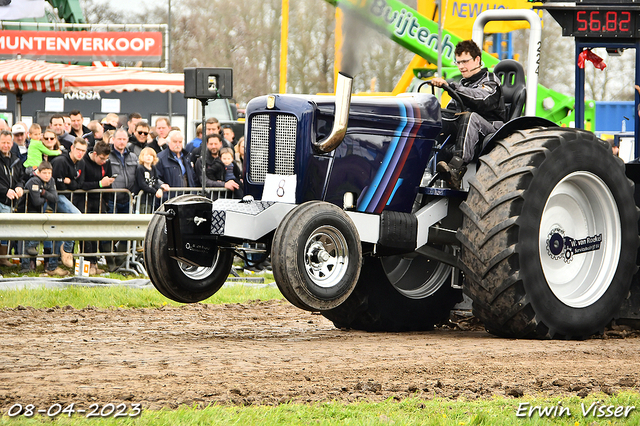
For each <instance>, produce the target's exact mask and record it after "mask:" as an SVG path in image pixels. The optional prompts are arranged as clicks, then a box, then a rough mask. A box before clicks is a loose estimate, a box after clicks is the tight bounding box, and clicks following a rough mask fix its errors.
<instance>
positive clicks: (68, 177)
mask: <svg viewBox="0 0 640 426" xmlns="http://www.w3.org/2000/svg"><path fill="white" fill-rule="evenodd" d="M86 152H87V141H85V140H84V139H82V138H76V140H75V141H74V142H73V145H71V149H70V151H69V152H65V153H63V154H62V155H60V156H58V157H56V158H55V159H54V160H53V162H52V164H51V165H52V167H53V179H54V180H55V184H56V189H57V190H58V191H75V190H76V189H81V188H82V185H83V184H84V160H83V159H82V157H84V154H85V153H86ZM72 201H75V202H76V203H75V204H74V203H72ZM80 201H81V200H80ZM78 204H80V202H79V200H73V194H72V195H71V201H70V200H69V199H68V198H67V197H66V196H65V195H62V194H60V193H58V202H57V212H58V213H74V214H80V213H81V209H79V208H78ZM80 207H81V208H82V210H84V206H83V205H82V204H80ZM73 244H74V241H65V242H64V244H63V245H62V246H60V243H54V253H56V254H58V251H59V252H60V256H61V257H62V263H63V265H64V266H66V267H67V268H73ZM58 247H59V248H58Z"/></svg>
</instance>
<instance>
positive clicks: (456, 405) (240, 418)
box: [0, 392, 640, 426]
mask: <svg viewBox="0 0 640 426" xmlns="http://www.w3.org/2000/svg"><path fill="white" fill-rule="evenodd" d="M594 403H595V404H596V407H597V406H603V407H608V406H612V407H614V409H613V410H615V407H637V408H634V409H631V410H629V411H628V415H627V417H624V416H621V417H617V418H616V417H615V416H613V415H612V416H610V417H607V414H608V412H607V410H606V408H604V409H603V412H604V413H605V414H604V415H603V416H601V417H599V413H600V412H599V410H598V409H596V410H595V411H594V410H593V409H591V410H590V411H588V414H585V411H587V410H588V409H589V408H591V407H592V404H594ZM522 404H528V405H527V407H541V409H548V410H551V411H553V410H554V408H555V407H564V408H565V409H566V410H565V411H563V414H562V415H561V416H559V415H542V416H541V415H539V414H533V415H532V416H529V415H528V413H529V411H528V410H529V409H528V408H527V410H524V411H525V412H526V413H527V415H526V416H524V417H520V416H518V415H517V414H518V412H519V410H522V408H521V407H522ZM638 408H640V394H638V393H637V392H621V393H619V394H617V395H611V396H609V395H604V394H601V395H590V396H589V397H587V398H584V399H582V398H579V397H577V396H575V397H563V398H549V397H536V396H524V397H521V398H517V399H513V398H504V397H500V398H492V399H487V400H475V401H465V400H457V401H452V400H446V399H433V400H422V399H416V398H408V399H404V400H401V401H396V400H394V399H393V398H390V399H388V400H386V401H384V402H380V403H372V402H356V403H350V404H345V403H338V402H328V403H316V404H306V405H305V404H280V405H277V406H246V407H242V406H219V405H216V406H208V407H205V408H199V407H195V406H194V407H184V406H183V407H179V408H178V409H176V410H160V411H145V410H143V411H142V414H141V415H140V416H139V417H137V418H117V419H114V418H90V419H87V418H84V415H73V416H71V417H68V416H67V415H59V416H58V417H56V418H55V420H54V421H53V422H52V421H51V420H50V419H49V418H48V417H46V416H42V415H35V416H33V418H30V419H27V418H24V417H23V416H16V417H13V418H9V417H8V416H7V415H6V413H3V416H2V417H0V425H32V424H42V423H47V424H55V425H73V426H75V425H85V424H87V425H89V424H91V425H116V424H117V425H136V426H143V425H144V426H146V425H178V424H180V425H310V424H314V425H334V424H340V425H354V426H355V425H396V426H401V425H426V426H430V425H444V426H476V425H490V426H507V425H508V426H511V425H527V426H529V425H531V426H538V425H553V426H557V425H560V426H582V425H589V426H596V425H625V424H633V425H637V424H638V423H639V422H640V414H639V413H638ZM521 412H522V411H521ZM555 412H556V413H559V412H560V411H559V410H555ZM613 412H614V413H615V411H613ZM536 413H538V411H536Z"/></svg>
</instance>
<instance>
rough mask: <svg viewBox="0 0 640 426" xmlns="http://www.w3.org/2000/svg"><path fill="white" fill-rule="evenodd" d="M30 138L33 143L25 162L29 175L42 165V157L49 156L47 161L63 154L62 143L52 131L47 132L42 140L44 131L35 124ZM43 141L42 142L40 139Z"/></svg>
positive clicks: (31, 129) (30, 132) (32, 126)
mask: <svg viewBox="0 0 640 426" xmlns="http://www.w3.org/2000/svg"><path fill="white" fill-rule="evenodd" d="M29 137H30V138H31V143H30V144H29V149H28V150H27V161H25V162H24V168H25V171H26V172H27V174H29V175H30V174H32V171H33V169H34V168H36V167H38V166H39V165H40V163H42V155H43V154H44V155H46V156H47V160H49V159H50V157H54V156H56V155H60V154H62V151H60V142H58V138H57V136H56V134H55V133H53V131H52V130H46V131H45V132H44V138H42V131H41V128H40V125H39V124H37V123H34V124H32V125H31V127H30V128H29ZM41 138H42V139H43V140H40V139H41Z"/></svg>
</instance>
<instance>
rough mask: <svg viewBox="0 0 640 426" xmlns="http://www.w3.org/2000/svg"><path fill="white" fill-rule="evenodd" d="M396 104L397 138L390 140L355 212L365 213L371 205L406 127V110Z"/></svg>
mask: <svg viewBox="0 0 640 426" xmlns="http://www.w3.org/2000/svg"><path fill="white" fill-rule="evenodd" d="M397 102H398V105H399V106H400V114H401V120H400V124H399V125H398V128H397V129H396V133H397V134H398V136H396V137H394V138H393V139H392V140H391V143H390V144H389V149H388V150H387V152H386V153H385V155H384V159H383V160H382V164H380V168H378V171H377V172H376V175H375V176H374V177H373V181H372V182H371V185H369V188H367V192H366V193H365V194H364V196H363V197H362V201H361V202H360V205H358V209H357V210H358V211H359V212H363V211H366V209H367V207H369V204H370V203H371V199H372V198H373V196H374V195H375V193H376V189H377V188H378V186H379V185H380V182H381V181H382V178H383V177H384V173H385V172H386V170H387V168H388V167H389V163H390V162H391V159H392V158H393V154H394V153H395V150H396V148H397V146H398V141H399V140H400V137H401V136H402V131H403V130H404V128H405V127H406V126H407V110H406V108H405V106H404V104H403V103H402V102H401V101H397Z"/></svg>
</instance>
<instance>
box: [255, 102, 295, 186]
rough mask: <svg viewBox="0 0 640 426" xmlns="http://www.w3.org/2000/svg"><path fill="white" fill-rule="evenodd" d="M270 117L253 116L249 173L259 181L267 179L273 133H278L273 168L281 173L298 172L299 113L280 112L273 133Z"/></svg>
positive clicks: (263, 115)
mask: <svg viewBox="0 0 640 426" xmlns="http://www.w3.org/2000/svg"><path fill="white" fill-rule="evenodd" d="M270 118H271V117H270V116H269V115H268V114H256V115H254V116H253V117H252V118H251V140H250V144H251V145H250V154H249V177H250V178H251V181H252V182H256V183H261V182H264V179H265V176H266V175H267V171H268V169H269V164H268V161H269V137H273V136H275V164H274V166H273V168H272V170H274V172H275V173H276V174H281V175H292V174H294V173H295V171H294V166H295V157H296V136H297V129H298V122H297V120H296V118H295V116H292V115H284V114H280V115H277V116H276V117H275V132H274V134H273V136H272V135H271V132H270Z"/></svg>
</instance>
